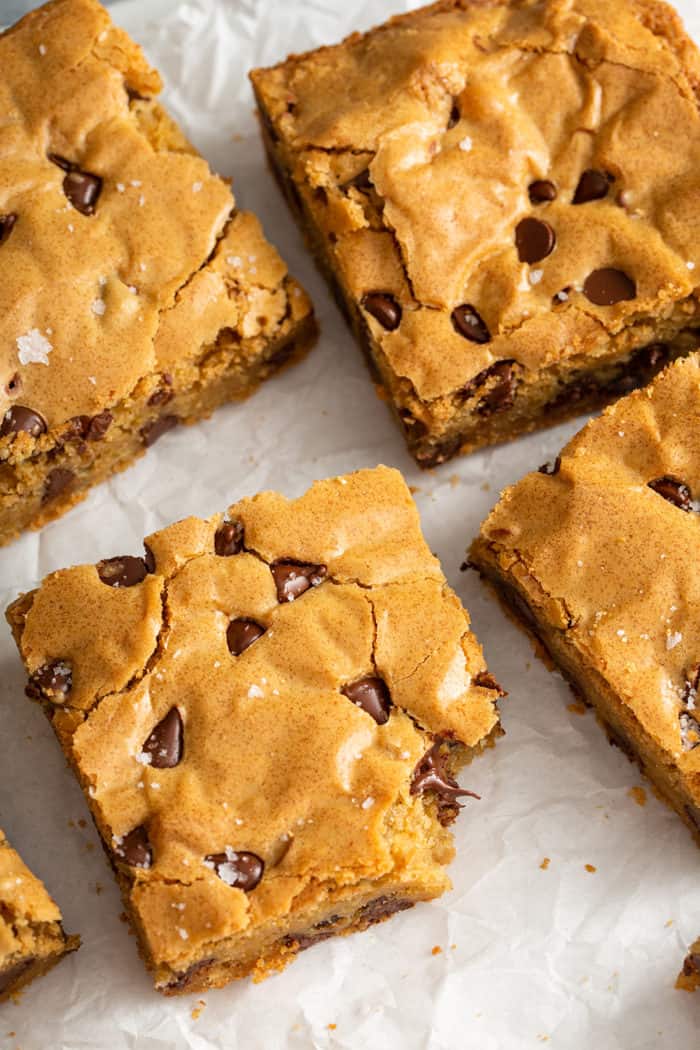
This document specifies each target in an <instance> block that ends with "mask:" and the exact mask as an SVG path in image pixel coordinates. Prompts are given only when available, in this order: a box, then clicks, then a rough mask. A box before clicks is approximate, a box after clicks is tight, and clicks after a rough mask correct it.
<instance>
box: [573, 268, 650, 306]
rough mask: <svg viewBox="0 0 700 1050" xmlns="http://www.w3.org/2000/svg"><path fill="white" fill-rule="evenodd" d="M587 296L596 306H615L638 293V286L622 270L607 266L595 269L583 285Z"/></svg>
mask: <svg viewBox="0 0 700 1050" xmlns="http://www.w3.org/2000/svg"><path fill="white" fill-rule="evenodd" d="M583 290H584V292H585V294H586V298H587V299H589V300H590V301H591V302H592V303H594V304H595V305H596V306H614V305H615V303H621V302H627V301H629V300H630V299H634V298H635V297H636V295H637V286H636V284H635V283H634V281H633V280H632V278H631V277H628V276H627V274H626V273H623V272H622V270H615V269H613V268H611V267H606V268H604V269H602V270H594V271H593V273H591V274H589V275H588V277H587V278H586V282H585V284H584V286H583Z"/></svg>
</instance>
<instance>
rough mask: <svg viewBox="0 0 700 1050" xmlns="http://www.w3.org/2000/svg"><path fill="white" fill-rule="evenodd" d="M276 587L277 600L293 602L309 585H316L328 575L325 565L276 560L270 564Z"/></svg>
mask: <svg viewBox="0 0 700 1050" xmlns="http://www.w3.org/2000/svg"><path fill="white" fill-rule="evenodd" d="M270 571H271V572H272V576H273V578H274V581H275V586H276V587H277V601H278V602H293V601H294V600H295V598H299V597H301V595H302V594H304V592H305V591H308V589H309V588H310V587H318V585H319V584H320V583H323V581H324V579H325V578H326V576H327V575H328V570H327V568H326V566H325V565H308V564H306V563H305V562H299V561H278V562H275V563H274V565H271V566H270Z"/></svg>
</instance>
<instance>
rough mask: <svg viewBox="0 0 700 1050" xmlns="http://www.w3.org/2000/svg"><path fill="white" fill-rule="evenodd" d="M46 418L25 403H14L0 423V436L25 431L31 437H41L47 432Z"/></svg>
mask: <svg viewBox="0 0 700 1050" xmlns="http://www.w3.org/2000/svg"><path fill="white" fill-rule="evenodd" d="M46 430H47V426H46V420H45V419H44V418H43V416H40V415H39V413H38V412H35V411H34V409H32V408H26V407H25V406H24V405H12V406H11V408H8V410H7V412H6V413H5V415H4V416H3V417H2V423H0V437H6V435H7V434H19V433H25V434H29V435H31V437H39V436H40V435H41V434H44V433H46Z"/></svg>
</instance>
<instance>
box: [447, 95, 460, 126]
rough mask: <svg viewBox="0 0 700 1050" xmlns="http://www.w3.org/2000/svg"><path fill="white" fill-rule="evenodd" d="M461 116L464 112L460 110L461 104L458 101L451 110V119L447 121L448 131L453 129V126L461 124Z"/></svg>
mask: <svg viewBox="0 0 700 1050" xmlns="http://www.w3.org/2000/svg"><path fill="white" fill-rule="evenodd" d="M461 116H462V114H461V113H460V112H459V106H458V105H457V103H456V102H455V103H453V105H452V109H451V110H450V116H449V120H448V121H447V130H448V131H451V130H452V128H455V127H456V126H457V125H458V124H459V121H460V118H461Z"/></svg>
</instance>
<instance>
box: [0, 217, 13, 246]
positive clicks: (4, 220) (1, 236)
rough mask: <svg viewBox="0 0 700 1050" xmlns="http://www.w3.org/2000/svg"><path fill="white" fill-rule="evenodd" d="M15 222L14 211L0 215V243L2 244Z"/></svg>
mask: <svg viewBox="0 0 700 1050" xmlns="http://www.w3.org/2000/svg"><path fill="white" fill-rule="evenodd" d="M16 222H17V216H16V215H15V214H14V212H10V214H9V215H0V244H4V242H5V241H6V240H7V238H8V237H9V236H10V234H11V233H12V230H13V228H14V225H15V223H16Z"/></svg>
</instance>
